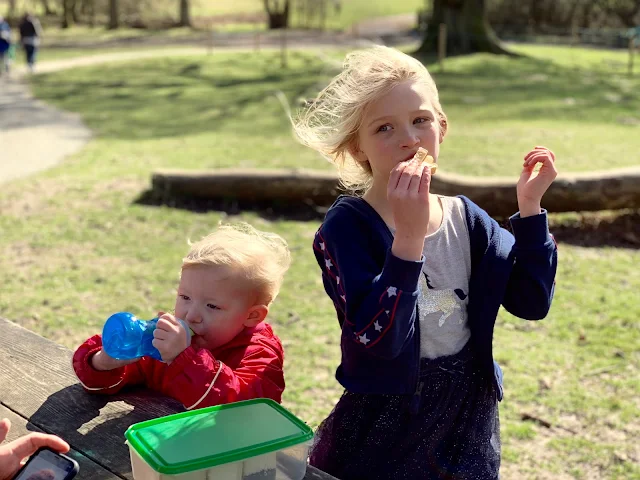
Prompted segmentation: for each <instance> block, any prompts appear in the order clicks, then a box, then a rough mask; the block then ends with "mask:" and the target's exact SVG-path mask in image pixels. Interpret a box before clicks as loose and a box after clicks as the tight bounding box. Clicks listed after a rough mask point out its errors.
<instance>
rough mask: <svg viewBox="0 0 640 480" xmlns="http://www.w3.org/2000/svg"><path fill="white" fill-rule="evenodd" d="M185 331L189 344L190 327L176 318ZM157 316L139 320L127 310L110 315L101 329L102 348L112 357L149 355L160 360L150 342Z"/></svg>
mask: <svg viewBox="0 0 640 480" xmlns="http://www.w3.org/2000/svg"><path fill="white" fill-rule="evenodd" d="M178 321H179V322H180V323H182V326H183V327H184V329H185V331H186V332H187V345H190V344H191V329H190V328H189V327H188V326H187V324H186V323H185V322H184V321H183V320H180V319H178ZM157 323H158V317H156V318H153V319H151V320H139V319H138V318H136V316H135V315H134V314H132V313H129V312H118V313H114V314H113V315H111V316H110V317H109V318H108V319H107V321H106V322H105V324H104V327H103V329H102V348H103V349H104V351H105V352H106V353H107V355H109V356H110V357H112V358H115V359H117V360H131V359H134V358H140V357H151V358H155V359H156V360H162V356H161V355H160V352H159V351H158V349H157V348H156V347H154V346H153V345H152V344H151V342H152V341H153V331H154V330H155V329H156V324H157Z"/></svg>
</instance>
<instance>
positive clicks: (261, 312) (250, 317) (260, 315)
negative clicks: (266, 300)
mask: <svg viewBox="0 0 640 480" xmlns="http://www.w3.org/2000/svg"><path fill="white" fill-rule="evenodd" d="M268 313H269V307H267V306H266V305H254V306H253V307H251V308H250V309H249V311H248V312H247V318H246V320H245V321H244V326H245V327H248V328H253V327H255V326H256V325H258V324H259V323H260V322H261V321H263V320H264V319H265V318H267V314H268Z"/></svg>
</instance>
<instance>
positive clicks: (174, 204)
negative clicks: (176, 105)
mask: <svg viewBox="0 0 640 480" xmlns="http://www.w3.org/2000/svg"><path fill="white" fill-rule="evenodd" d="M134 203H136V204H138V205H145V206H152V207H160V206H163V207H170V208H176V209H180V210H187V211H189V212H193V213H206V212H212V211H214V212H224V213H226V214H227V215H239V214H241V213H242V212H253V213H256V214H257V215H259V216H260V217H262V218H264V219H265V220H269V221H278V220H292V221H299V222H321V221H322V220H323V219H324V215H325V213H326V212H327V210H328V208H329V206H330V204H315V203H313V202H310V201H309V202H304V203H303V202H289V203H287V202H285V201H283V200H273V201H248V200H245V201H241V200H237V199H232V198H226V199H198V198H192V197H188V196H175V195H173V196H167V195H163V194H160V193H159V192H156V191H154V190H147V191H145V192H143V193H142V194H141V195H140V196H139V197H138V198H137V199H136V200H135V202H134ZM496 220H497V221H498V223H499V224H500V225H501V226H502V227H504V228H506V229H507V230H511V228H510V225H509V219H508V218H496ZM549 229H550V231H551V233H552V234H553V236H554V237H555V239H556V241H557V242H559V243H566V244H569V245H575V246H581V247H588V248H599V247H614V248H629V249H640V210H623V211H619V212H585V213H581V214H574V215H571V216H563V215H551V217H550V219H549Z"/></svg>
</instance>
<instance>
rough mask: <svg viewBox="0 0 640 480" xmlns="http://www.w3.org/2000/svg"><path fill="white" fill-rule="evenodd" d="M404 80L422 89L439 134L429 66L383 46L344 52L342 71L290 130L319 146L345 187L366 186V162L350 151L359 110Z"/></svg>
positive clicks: (441, 118)
mask: <svg viewBox="0 0 640 480" xmlns="http://www.w3.org/2000/svg"><path fill="white" fill-rule="evenodd" d="M409 80H412V81H416V82H419V83H421V84H422V85H424V86H426V87H427V88H428V90H429V92H430V93H431V103H432V105H433V108H434V110H435V114H436V117H437V120H438V125H439V127H440V135H441V136H442V137H444V135H445V134H446V133H447V117H446V115H445V114H444V111H443V110H442V106H441V105H440V98H439V95H438V89H437V87H436V84H435V82H434V81H433V78H431V75H430V74H429V71H428V70H427V69H426V67H425V66H424V65H423V64H422V63H420V62H419V61H418V60H416V59H415V58H413V57H410V56H409V55H406V54H404V53H402V52H400V51H398V50H396V49H394V48H389V47H383V46H376V47H372V48H368V49H365V50H356V51H354V52H351V53H349V54H348V55H347V56H346V58H345V60H344V64H343V69H342V72H341V73H339V74H338V75H337V76H336V77H334V78H333V80H331V82H330V83H329V85H328V86H327V87H326V88H324V90H322V91H321V92H320V93H319V94H318V96H317V97H316V98H315V100H314V101H313V102H312V103H311V104H310V105H309V106H308V108H307V109H306V110H303V111H302V113H301V114H300V115H299V116H298V117H297V118H296V120H294V123H293V127H294V132H295V134H296V136H297V137H298V140H299V141H300V142H301V143H302V144H303V145H306V146H308V147H311V148H313V149H314V150H317V151H319V152H320V153H321V154H323V155H324V156H325V157H326V158H328V160H329V161H331V162H332V163H334V164H335V165H336V166H337V167H338V170H339V172H340V178H341V180H342V183H343V185H344V186H345V187H347V188H348V189H350V190H352V191H358V190H366V189H367V188H368V187H369V186H370V184H371V165H369V162H359V161H357V160H356V159H355V158H354V157H353V156H352V154H351V152H350V149H352V150H353V149H357V136H358V130H359V129H360V126H361V124H362V119H363V116H364V113H365V111H366V109H367V107H368V106H369V105H370V104H371V103H372V102H374V101H375V100H377V99H378V98H380V97H381V96H383V95H385V94H386V93H388V92H389V91H391V90H392V89H393V88H394V87H395V86H397V85H398V84H400V83H402V82H405V81H409Z"/></svg>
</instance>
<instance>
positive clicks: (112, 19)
mask: <svg viewBox="0 0 640 480" xmlns="http://www.w3.org/2000/svg"><path fill="white" fill-rule="evenodd" d="M119 26H120V19H119V18H118V0H109V25H108V27H107V28H109V30H115V29H116V28H118V27H119Z"/></svg>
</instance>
